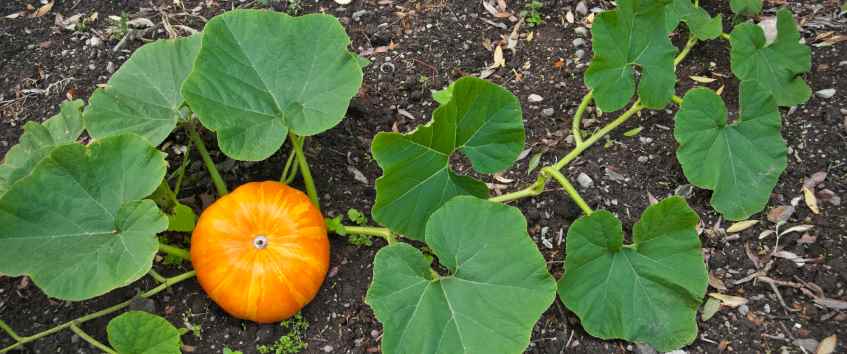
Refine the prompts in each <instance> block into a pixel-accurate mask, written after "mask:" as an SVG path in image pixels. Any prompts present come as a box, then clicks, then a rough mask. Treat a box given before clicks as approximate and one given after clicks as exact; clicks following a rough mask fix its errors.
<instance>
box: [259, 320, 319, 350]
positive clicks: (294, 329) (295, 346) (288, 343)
mask: <svg viewBox="0 0 847 354" xmlns="http://www.w3.org/2000/svg"><path fill="white" fill-rule="evenodd" d="M279 325H280V326H282V328H283V329H285V330H286V331H288V333H287V334H285V335H284V336H282V337H279V339H277V341H276V342H274V343H272V344H268V345H260V346H258V347H256V350H257V351H258V352H259V353H261V354H294V353H299V352H300V351H302V350H303V349H306V347H308V344H307V343H306V342H305V341H304V340H303V336H304V335H305V334H306V330H308V329H309V321H306V319H304V318H303V315H301V314H299V313H298V314H296V315H294V317H292V318H289V319H287V320H285V321H282V322H281V323H280V324H279Z"/></svg>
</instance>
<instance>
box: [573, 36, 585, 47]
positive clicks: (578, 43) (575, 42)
mask: <svg viewBox="0 0 847 354" xmlns="http://www.w3.org/2000/svg"><path fill="white" fill-rule="evenodd" d="M583 44H585V40H584V39H582V38H577V39H574V40H573V46H574V47H581V46H582V45H583Z"/></svg>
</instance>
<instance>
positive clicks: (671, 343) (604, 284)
mask: <svg viewBox="0 0 847 354" xmlns="http://www.w3.org/2000/svg"><path fill="white" fill-rule="evenodd" d="M698 222H699V217H698V216H697V214H696V213H695V212H694V211H693V210H691V208H689V207H688V205H687V204H686V203H685V200H684V199H682V198H680V197H671V198H668V199H665V200H663V201H661V202H659V203H658V204H655V205H652V206H650V207H649V208H647V210H646V211H644V214H643V215H642V216H641V220H640V221H639V222H638V223H637V224H635V228H634V229H633V243H632V244H630V245H624V244H623V230H622V225H621V222H620V221H619V220H618V219H617V218H616V217H615V216H614V214H612V213H610V212H608V211H605V210H601V211H597V212H595V213H593V214H591V215H589V216H583V217H581V218H579V219H578V220H577V221H576V222H574V223H573V225H571V227H570V229H568V237H567V241H566V247H567V257H566V258H565V274H564V276H563V277H562V279H561V280H560V281H559V296H560V297H561V299H562V302H563V303H564V304H565V306H567V307H568V308H569V309H571V311H573V312H574V313H575V314H576V315H577V316H578V317H579V318H580V321H581V322H582V327H583V328H584V329H585V330H586V332H588V333H589V334H591V335H592V336H594V337H599V338H603V339H612V338H619V339H625V340H628V341H632V342H644V343H648V344H650V345H651V346H653V347H655V348H656V349H657V350H659V351H661V352H666V351H671V350H674V349H678V348H680V347H682V346H684V345H687V344H690V343H691V342H693V341H694V339H695V338H696V337H697V319H696V315H697V308H698V306H699V305H700V303H701V302H702V300H703V297H704V296H705V295H706V286H707V284H708V274H707V271H706V265H705V263H704V262H703V255H702V253H701V251H700V239H699V238H698V237H697V231H696V226H697V223H698Z"/></svg>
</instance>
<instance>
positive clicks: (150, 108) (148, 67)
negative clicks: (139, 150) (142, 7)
mask: <svg viewBox="0 0 847 354" xmlns="http://www.w3.org/2000/svg"><path fill="white" fill-rule="evenodd" d="M200 41H201V35H200V34H195V35H193V36H191V37H186V38H178V39H165V40H158V41H155V42H153V43H150V44H147V45H144V46H142V47H141V48H138V50H136V51H135V52H134V53H133V54H132V56H130V57H129V59H128V60H127V61H126V63H124V64H123V65H122V66H121V67H120V69H118V71H117V72H115V74H114V75H112V78H111V79H109V82H108V83H107V84H106V87H104V88H100V89H97V90H96V91H94V94H93V95H91V99H90V102H89V105H88V107H87V108H86V109H85V114H84V116H85V128H86V129H87V130H88V133H89V134H90V135H91V136H92V137H94V138H95V139H103V138H105V137H109V136H113V135H120V134H124V133H134V134H138V135H140V136H143V137H144V138H146V139H147V140H148V141H149V142H150V143H151V144H153V145H159V144H161V143H162V141H164V140H165V138H167V137H168V135H169V134H170V133H171V132H172V131H173V130H174V128H175V127H176V123H177V121H178V120H179V119H182V118H184V116H186V115H187V112H186V111H184V110H183V109H182V108H181V107H182V104H183V98H182V95H181V94H180V92H179V89H180V87H181V85H182V82H183V81H184V80H185V78H186V77H187V76H188V73H189V72H190V71H191V67H192V65H193V63H194V58H195V57H196V56H197V52H198V51H199V50H200Z"/></svg>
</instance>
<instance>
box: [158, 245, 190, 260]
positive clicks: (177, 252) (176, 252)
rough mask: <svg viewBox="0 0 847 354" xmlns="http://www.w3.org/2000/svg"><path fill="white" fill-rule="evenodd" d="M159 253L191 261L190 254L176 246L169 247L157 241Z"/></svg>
mask: <svg viewBox="0 0 847 354" xmlns="http://www.w3.org/2000/svg"><path fill="white" fill-rule="evenodd" d="M159 251H160V252H162V253H167V254H169V255H172V256H176V257H179V258H182V259H184V260H186V261H191V253H189V252H188V250H186V249H184V248H180V247H176V246H171V245H169V244H166V243H164V242H161V241H159Z"/></svg>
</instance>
